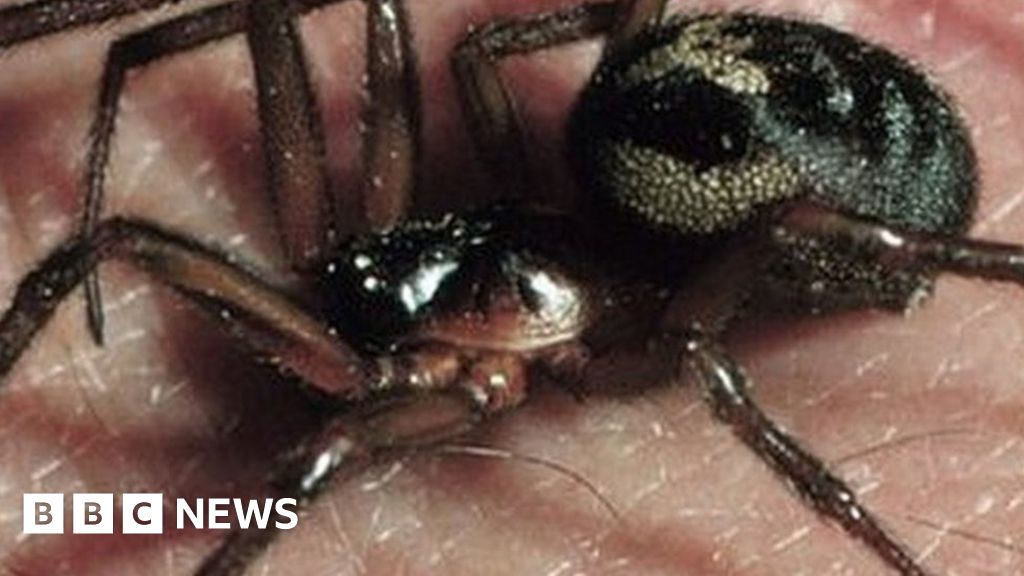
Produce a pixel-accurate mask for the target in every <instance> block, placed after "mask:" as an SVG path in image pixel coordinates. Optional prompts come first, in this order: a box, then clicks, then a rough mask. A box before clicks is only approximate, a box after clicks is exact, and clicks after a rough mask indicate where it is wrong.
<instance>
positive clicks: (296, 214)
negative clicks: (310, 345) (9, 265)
mask: <svg viewBox="0 0 1024 576" xmlns="http://www.w3.org/2000/svg"><path fill="white" fill-rule="evenodd" d="M341 1H343V0H302V1H296V2H282V1H281V0H259V1H257V2H248V1H242V0H238V1H235V2H228V3H225V4H220V5H216V6H213V7H210V8H206V9H203V10H200V11H197V12H193V13H189V14H185V15H183V16H179V17H177V18H173V19H171V20H168V21H166V22H163V23H160V24H157V25H154V26H152V27H149V28H145V29H143V30H140V31H137V32H134V33H131V34H129V35H127V36H125V37H123V38H121V39H119V40H117V41H116V42H114V43H113V44H112V45H111V47H110V50H109V51H108V53H107V60H106V63H105V65H104V70H103V75H102V78H101V80H100V94H99V98H98V100H97V102H96V112H95V116H94V118H93V124H92V127H91V129H90V132H89V149H88V154H87V157H86V175H85V184H86V199H85V210H84V213H83V217H82V230H83V232H84V233H85V234H87V235H88V234H91V233H93V231H94V230H95V228H96V225H97V223H98V222H99V219H100V216H101V213H102V206H103V199H104V192H105V190H104V184H105V180H106V170H107V165H108V164H109V161H110V150H111V141H112V139H113V136H114V131H115V129H116V121H117V113H118V103H119V101H120V97H121V92H122V91H123V89H124V85H125V80H126V76H127V73H128V72H129V71H131V70H132V69H134V68H141V67H144V66H146V65H148V64H151V63H153V62H154V61H157V60H160V59H163V58H166V57H168V56H172V55H175V54H179V53H182V52H186V51H190V50H194V49H196V48H199V47H201V46H204V45H206V44H209V43H211V42H214V41H217V40H222V39H224V38H227V37H229V36H232V35H234V34H238V33H241V32H245V33H246V35H247V38H248V39H249V46H250V52H251V53H252V56H253V67H254V70H255V76H256V85H257V95H258V96H257V100H258V104H259V115H260V124H261V132H262V136H263V142H264V146H263V150H264V157H265V160H266V163H267V171H268V183H267V190H268V193H269V195H270V197H271V201H272V202H273V203H274V204H275V205H276V208H277V209H276V210H275V214H277V215H278V227H279V229H280V231H281V236H282V241H283V244H284V247H285V254H286V257H287V259H288V261H289V262H290V263H291V264H292V266H293V267H294V268H296V269H298V270H300V271H301V270H302V269H304V268H305V267H306V266H308V265H309V263H310V262H311V261H312V260H314V259H315V258H316V256H317V255H318V254H319V253H320V252H321V251H322V250H323V249H325V248H326V247H327V243H328V242H329V241H330V239H331V237H332V235H333V220H334V218H333V216H334V215H333V214H331V210H332V206H331V202H330V195H329V193H328V190H327V177H326V173H325V166H324V161H323V156H324V143H323V134H322V130H321V128H320V116H319V113H318V112H317V110H316V106H315V102H314V98H313V93H312V89H311V87H310V85H309V79H308V72H307V71H306V63H305V57H304V55H303V52H302V49H301V44H300V41H299V38H298V35H297V32H296V31H295V26H294V19H295V18H296V17H297V16H298V15H300V14H302V13H305V12H308V11H310V10H313V9H315V8H320V7H323V6H326V5H328V4H333V3H337V2H341ZM85 289H86V300H87V303H88V308H87V311H88V320H89V327H90V330H91V332H92V335H93V338H94V339H95V340H96V341H97V343H102V340H103V307H102V301H101V297H100V289H99V281H98V278H97V276H96V274H95V273H91V274H90V275H89V277H88V278H87V279H86V284H85Z"/></svg>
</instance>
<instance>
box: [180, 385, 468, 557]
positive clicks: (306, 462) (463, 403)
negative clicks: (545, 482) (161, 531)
mask: <svg viewBox="0 0 1024 576" xmlns="http://www.w3.org/2000/svg"><path fill="white" fill-rule="evenodd" d="M484 416H486V414H485V413H484V412H482V411H481V410H480V409H479V405H478V404H477V403H476V401H474V400H473V399H472V398H470V396H469V395H467V394H466V393H465V392H463V391H460V390H454V389H453V390H449V391H442V392H438V393H434V394H427V395H412V396H409V397H406V398H402V399H399V400H398V401H393V402H386V403H384V404H383V405H381V406H377V407H373V408H371V409H370V412H369V413H366V414H359V415H351V414H347V415H342V416H339V417H335V418H333V419H332V420H330V421H328V422H327V423H326V424H325V425H324V426H323V427H322V428H321V429H320V430H318V431H317V432H316V433H314V434H313V435H312V436H310V437H309V438H308V439H306V440H305V441H303V442H301V443H300V444H299V446H298V447H297V448H295V449H294V450H293V451H292V452H291V453H290V454H289V455H287V457H286V458H284V459H283V460H282V462H281V463H280V465H279V466H278V468H277V470H276V471H275V472H274V473H273V475H272V476H271V481H270V484H271V487H272V489H273V491H274V492H275V495H276V497H278V498H295V499H296V500H297V501H298V503H299V505H300V506H306V505H308V504H309V503H310V502H311V501H312V500H313V499H314V498H315V497H316V496H317V495H319V494H320V493H322V492H323V490H324V488H326V487H327V486H328V484H329V483H330V482H331V481H344V480H345V479H349V478H352V477H353V476H355V475H356V474H358V473H360V472H362V471H363V470H365V469H366V468H367V467H368V466H371V465H373V464H375V463H377V462H380V461H383V460H386V459H388V458H393V457H395V456H398V455H400V454H401V453H402V452H404V451H408V450H413V449H415V448H417V447H423V446H429V445H436V444H440V443H443V442H445V441H448V440H451V439H453V438H454V437H456V436H459V435H461V434H464V433H466V432H468V431H469V430H471V429H472V428H473V427H475V426H476V425H477V424H478V423H479V422H480V421H481V420H482V419H483V417H484ZM275 520H276V519H275V518H272V522H271V524H270V525H269V526H268V528H267V529H266V530H236V531H234V532H232V533H231V534H230V535H229V536H228V537H227V538H226V539H225V540H224V541H223V542H221V544H220V545H219V546H218V547H217V549H216V550H214V552H213V553H212V554H210V555H209V556H207V558H206V560H205V561H204V562H203V564H202V566H201V567H200V568H199V569H198V570H197V571H196V572H195V574H196V576H234V575H239V574H242V573H244V572H245V570H246V569H247V568H248V567H249V565H250V564H251V563H252V562H253V560H254V559H255V558H256V557H257V556H258V555H259V554H260V553H262V552H263V551H264V550H265V549H266V548H267V546H269V545H270V543H271V542H272V541H273V540H274V538H275V537H276V536H277V535H278V534H279V532H280V530H278V529H277V528H276V527H275V525H274V522H273V521H275Z"/></svg>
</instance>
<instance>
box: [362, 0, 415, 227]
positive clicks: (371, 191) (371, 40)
mask: <svg viewBox="0 0 1024 576" xmlns="http://www.w3.org/2000/svg"><path fill="white" fill-rule="evenodd" d="M366 17H367V22H366V30H367V39H366V42H367V49H366V52H367V55H366V79H367V86H368V91H369V99H368V102H367V108H366V110H365V112H364V122H365V124H366V137H365V140H364V142H363V171H364V175H363V179H364V185H363V191H362V201H363V213H364V215H365V218H366V223H367V224H368V225H369V227H370V229H371V230H374V231H382V230H388V229H390V228H392V227H394V226H395V225H396V224H398V222H399V221H400V220H401V219H402V218H403V217H404V216H405V213H406V211H408V209H409V205H410V203H411V198H412V190H413V188H414V187H415V185H416V178H417V171H418V168H419V147H420V142H419V138H420V93H419V75H418V72H417V69H416V61H415V58H414V52H413V48H412V40H411V35H410V33H409V25H408V20H409V17H408V15H407V14H406V11H405V5H404V1H402V0H376V1H372V2H369V3H368V5H367V7H366Z"/></svg>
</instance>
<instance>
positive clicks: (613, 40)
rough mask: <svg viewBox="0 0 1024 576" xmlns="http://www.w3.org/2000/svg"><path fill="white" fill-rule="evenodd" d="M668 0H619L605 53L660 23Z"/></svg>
mask: <svg viewBox="0 0 1024 576" xmlns="http://www.w3.org/2000/svg"><path fill="white" fill-rule="evenodd" d="M666 4H668V0H621V1H620V2H619V11H618V13H617V14H616V15H615V25H614V28H613V29H612V32H611V34H609V38H608V44H607V45H606V46H605V51H606V52H607V51H610V50H615V49H616V48H618V47H619V46H621V45H622V43H623V42H625V41H627V40H629V39H630V38H632V37H633V36H636V34H637V33H638V32H640V30H642V29H643V28H644V27H645V26H648V25H650V24H656V23H658V22H661V19H662V18H663V17H664V15H665V5H666Z"/></svg>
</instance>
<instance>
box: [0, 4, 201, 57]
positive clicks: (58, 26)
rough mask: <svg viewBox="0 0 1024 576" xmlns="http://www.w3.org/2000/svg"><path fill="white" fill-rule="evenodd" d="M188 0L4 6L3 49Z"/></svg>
mask: <svg viewBox="0 0 1024 576" xmlns="http://www.w3.org/2000/svg"><path fill="white" fill-rule="evenodd" d="M183 1H185V0H106V1H104V2H97V1H96V0H59V1H57V0H36V1H35V2H28V3H19V4H14V5H11V6H5V7H3V8H0V50H2V49H4V48H8V47H11V46H15V45H17V44H23V43H25V42H29V41H31V40H35V39H36V38H40V37H42V36H49V35H51V34H56V33H58V32H63V31H66V30H71V29H74V28H82V27H85V26H93V25H96V24H100V23H103V22H106V21H108V20H113V19H115V18H120V17H122V16H130V15H132V14H135V13H137V12H145V11H148V10H155V9H158V8H161V7H164V6H170V5H174V4H180V3H182V2H183Z"/></svg>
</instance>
